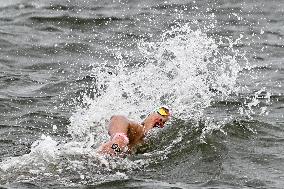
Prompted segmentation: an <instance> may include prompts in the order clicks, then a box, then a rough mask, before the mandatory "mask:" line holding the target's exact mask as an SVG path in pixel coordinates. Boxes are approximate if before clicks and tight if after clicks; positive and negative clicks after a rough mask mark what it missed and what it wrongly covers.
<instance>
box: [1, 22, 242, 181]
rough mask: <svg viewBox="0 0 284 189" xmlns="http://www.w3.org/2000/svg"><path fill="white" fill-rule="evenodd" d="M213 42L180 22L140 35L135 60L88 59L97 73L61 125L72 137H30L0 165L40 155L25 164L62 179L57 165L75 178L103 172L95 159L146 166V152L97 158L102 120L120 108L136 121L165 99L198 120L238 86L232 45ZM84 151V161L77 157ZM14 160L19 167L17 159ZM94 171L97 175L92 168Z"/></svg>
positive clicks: (111, 166) (109, 165) (108, 167)
mask: <svg viewBox="0 0 284 189" xmlns="http://www.w3.org/2000/svg"><path fill="white" fill-rule="evenodd" d="M219 45H220V44H218V43H216V41H215V40H214V39H213V38H210V37H208V36H207V35H206V34H205V33H203V32H202V31H200V30H195V31H193V30H191V28H190V25H189V24H185V25H183V26H178V27H175V28H172V29H171V30H169V31H166V32H164V33H163V34H162V35H161V38H160V40H158V41H139V42H138V49H139V53H138V54H139V56H140V57H141V58H142V59H143V62H142V63H139V64H138V63H137V64H133V63H130V62H127V60H125V59H123V58H122V56H121V51H117V52H115V53H114V54H116V60H117V64H115V63H113V62H105V64H100V65H94V69H93V70H92V77H94V78H96V81H95V83H94V85H95V87H94V88H95V91H94V93H96V97H95V98H90V97H88V96H87V95H85V96H84V98H83V102H82V104H84V106H83V107H81V106H79V107H78V108H77V111H76V112H75V113H74V114H73V115H72V116H71V118H70V122H71V124H70V126H69V127H68V132H69V134H70V135H71V136H72V139H71V141H69V142H67V143H64V144H58V143H57V142H56V141H54V140H52V139H51V138H49V137H43V138H42V139H41V140H40V141H38V142H36V143H35V145H33V147H32V152H31V153H30V154H27V155H24V156H23V159H22V158H21V157H20V158H11V159H10V160H7V161H3V162H1V169H2V170H4V171H7V170H11V169H12V168H15V167H16V169H17V170H19V169H21V168H25V169H28V168H29V167H30V165H31V164H33V163H34V162H37V163H42V164H41V165H42V168H41V169H38V168H36V167H35V168H34V169H33V170H28V171H27V172H29V174H31V176H30V178H33V177H34V175H35V174H37V175H39V173H43V174H49V175H54V176H55V175H61V176H59V178H63V179H64V178H65V179H66V178H67V177H68V176H66V175H70V173H64V170H67V172H68V171H69V172H71V173H72V174H73V175H77V179H78V180H81V183H84V182H87V183H88V182H95V181H96V178H97V179H99V178H102V175H108V174H103V173H101V174H100V173H98V172H104V171H103V169H102V167H105V169H104V170H105V171H106V172H107V173H110V172H111V171H112V170H115V169H118V170H121V169H127V170H131V169H136V168H139V167H143V166H147V165H148V164H149V162H150V161H151V159H143V160H129V159H124V160H115V161H112V160H106V159H101V157H100V156H98V155H97V154H96V152H95V150H94V148H96V147H97V146H99V145H100V144H101V143H102V142H104V141H105V140H107V139H108V135H107V129H106V125H107V122H108V120H109V118H110V116H112V115H113V114H122V115H126V116H128V117H129V118H131V119H134V120H136V121H138V122H139V121H142V118H143V117H145V116H146V115H147V114H148V113H150V112H151V111H152V110H153V109H154V108H155V107H157V106H160V105H162V104H166V105H167V106H169V107H170V108H171V110H172V112H173V113H174V114H173V117H175V118H177V119H183V120H196V121H198V120H199V119H200V118H202V116H203V113H204V109H205V108H206V107H208V106H210V103H211V102H212V100H214V98H216V96H218V97H223V98H225V97H226V96H228V95H230V94H232V93H233V92H235V91H236V90H237V88H235V83H236V79H237V76H238V72H239V65H238V63H237V61H236V52H234V51H233V50H231V51H230V52H228V53H226V52H224V49H223V50H222V52H220V49H219ZM229 48H232V45H230V46H229ZM129 65H131V66H129ZM206 130H207V131H208V129H206ZM204 132H205V131H204ZM181 140H183V134H182V133H180V134H179V136H178V138H177V139H174V140H172V141H171V142H172V143H171V144H169V147H168V148H167V149H166V150H167V151H168V152H170V150H171V149H172V148H173V147H174V146H175V144H176V143H179V142H180V141H181ZM50 145H51V146H50ZM93 147H94V148H93ZM157 153H163V151H158V152H157ZM76 156H78V157H77V158H76ZM145 156H147V155H145ZM25 157H27V158H25ZM149 157H150V156H149ZM161 157H163V158H166V157H165V156H161ZM46 158H47V159H46ZM84 158H85V159H86V161H83V160H82V159H84ZM45 159H46V161H44V162H42V161H43V160H45ZM90 159H92V160H93V161H92V162H91V161H90ZM21 160H23V161H22V163H21V164H20V167H18V165H17V162H19V161H21ZM78 161H79V163H78ZM117 161H119V163H117ZM50 164H52V166H51V168H50ZM118 165H119V167H117V166H118ZM90 167H92V168H90ZM82 172H83V173H82ZM84 173H85V174H84ZM96 174H97V175H98V176H97V177H96V176H94V175H96ZM87 175H92V176H93V178H90V177H88V176H87ZM111 175H113V174H111ZM119 176H121V175H119ZM62 182H64V181H62Z"/></svg>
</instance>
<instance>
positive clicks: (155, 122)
mask: <svg viewBox="0 0 284 189" xmlns="http://www.w3.org/2000/svg"><path fill="white" fill-rule="evenodd" d="M169 118H170V111H169V109H168V108H167V107H164V106H162V107H160V108H158V109H157V110H155V111H154V112H152V113H150V114H149V115H148V116H147V117H146V119H145V120H144V121H143V122H142V123H141V124H139V123H136V122H134V121H131V120H129V119H127V118H126V117H124V116H120V115H114V116H112V117H111V119H110V123H109V128H108V134H109V135H110V137H111V139H110V140H109V141H108V142H106V143H104V144H102V145H101V146H100V147H99V149H98V152H99V153H101V154H106V155H110V156H120V157H123V156H125V155H126V154H130V153H132V151H133V149H134V148H135V146H137V145H138V144H142V143H143V142H144V137H145V136H146V134H147V133H148V132H149V131H150V130H151V129H152V128H154V127H158V128H163V127H164V125H165V123H166V122H167V121H168V120H169Z"/></svg>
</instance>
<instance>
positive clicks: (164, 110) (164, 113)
mask: <svg viewBox="0 0 284 189" xmlns="http://www.w3.org/2000/svg"><path fill="white" fill-rule="evenodd" d="M157 113H158V114H160V115H161V116H170V110H169V108H168V107H165V106H161V107H160V108H158V109H157Z"/></svg>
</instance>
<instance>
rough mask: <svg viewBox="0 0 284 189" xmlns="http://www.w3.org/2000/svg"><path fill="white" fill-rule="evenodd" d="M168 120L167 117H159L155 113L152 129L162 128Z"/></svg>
mask: <svg viewBox="0 0 284 189" xmlns="http://www.w3.org/2000/svg"><path fill="white" fill-rule="evenodd" d="M169 119H170V117H169V116H161V115H159V114H157V113H155V114H154V119H153V121H154V126H153V127H158V128H163V127H164V126H165V124H166V122H167V121H168V120H169Z"/></svg>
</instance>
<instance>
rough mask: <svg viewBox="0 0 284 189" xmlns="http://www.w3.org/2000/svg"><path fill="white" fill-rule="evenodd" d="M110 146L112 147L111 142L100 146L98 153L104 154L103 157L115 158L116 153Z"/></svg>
mask: <svg viewBox="0 0 284 189" xmlns="http://www.w3.org/2000/svg"><path fill="white" fill-rule="evenodd" d="M112 145H113V142H112V141H109V142H107V143H105V144H102V145H101V146H100V147H99V150H98V153H99V154H104V155H110V156H116V154H117V152H116V151H115V150H114V149H112V148H111V147H112Z"/></svg>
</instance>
